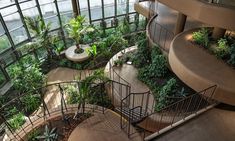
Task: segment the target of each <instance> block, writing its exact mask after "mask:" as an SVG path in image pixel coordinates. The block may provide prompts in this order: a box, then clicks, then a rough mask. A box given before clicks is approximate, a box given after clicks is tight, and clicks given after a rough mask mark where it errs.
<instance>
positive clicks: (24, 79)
mask: <svg viewBox="0 0 235 141" xmlns="http://www.w3.org/2000/svg"><path fill="white" fill-rule="evenodd" d="M29 64H31V66H28V65H29ZM9 74H10V76H11V79H12V81H13V86H14V88H15V89H16V90H18V91H19V92H25V91H32V90H34V89H36V88H39V87H41V86H42V85H43V84H44V79H45V76H44V75H43V74H42V72H41V69H40V67H39V64H38V63H37V61H36V60H35V59H33V58H32V57H30V56H28V57H26V58H22V59H21V60H20V61H19V63H18V64H15V65H14V66H13V67H12V68H11V69H10V70H9Z"/></svg>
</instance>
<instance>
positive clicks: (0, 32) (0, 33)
mask: <svg viewBox="0 0 235 141" xmlns="http://www.w3.org/2000/svg"><path fill="white" fill-rule="evenodd" d="M4 33H5V31H4V29H3V27H2V24H1V23H0V35H2V34H4Z"/></svg>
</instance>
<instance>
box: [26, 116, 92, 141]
mask: <svg viewBox="0 0 235 141" xmlns="http://www.w3.org/2000/svg"><path fill="white" fill-rule="evenodd" d="M91 116H92V114H88V113H86V114H82V115H80V116H79V118H78V119H73V114H69V115H66V118H67V120H63V119H62V117H56V118H53V119H51V120H49V121H47V122H46V123H45V124H43V125H41V126H39V127H38V128H36V129H35V130H33V131H31V132H30V133H29V134H28V135H27V136H26V139H25V140H26V141H30V140H32V139H29V138H28V137H29V136H30V134H33V132H35V131H36V132H37V133H38V135H39V136H41V135H43V133H44V130H45V126H46V125H47V126H48V128H49V129H50V130H52V129H53V128H56V133H57V134H58V141H67V140H68V138H69V136H70V134H71V133H72V131H73V130H74V129H75V128H76V127H77V126H78V125H79V124H80V123H81V122H83V121H84V120H86V119H88V118H90V117H91ZM35 141H43V139H41V140H37V139H36V140H35Z"/></svg>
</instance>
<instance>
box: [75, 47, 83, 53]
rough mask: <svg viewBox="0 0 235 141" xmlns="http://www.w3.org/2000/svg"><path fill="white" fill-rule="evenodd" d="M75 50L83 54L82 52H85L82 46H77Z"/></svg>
mask: <svg viewBox="0 0 235 141" xmlns="http://www.w3.org/2000/svg"><path fill="white" fill-rule="evenodd" d="M74 52H75V53H77V54H81V53H83V52H84V49H82V48H76V49H75V51H74Z"/></svg>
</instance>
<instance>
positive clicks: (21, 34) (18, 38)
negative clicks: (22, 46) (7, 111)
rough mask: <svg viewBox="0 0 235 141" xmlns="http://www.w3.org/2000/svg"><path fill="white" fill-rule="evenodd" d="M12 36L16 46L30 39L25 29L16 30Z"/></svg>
mask: <svg viewBox="0 0 235 141" xmlns="http://www.w3.org/2000/svg"><path fill="white" fill-rule="evenodd" d="M10 34H11V38H12V39H13V41H14V44H18V43H20V42H22V41H24V40H26V39H27V38H28V37H27V34H26V31H25V28H24V27H21V28H19V29H17V30H14V31H12V32H10Z"/></svg>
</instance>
